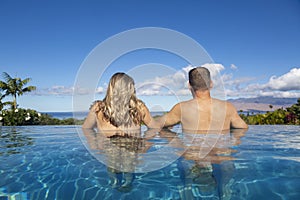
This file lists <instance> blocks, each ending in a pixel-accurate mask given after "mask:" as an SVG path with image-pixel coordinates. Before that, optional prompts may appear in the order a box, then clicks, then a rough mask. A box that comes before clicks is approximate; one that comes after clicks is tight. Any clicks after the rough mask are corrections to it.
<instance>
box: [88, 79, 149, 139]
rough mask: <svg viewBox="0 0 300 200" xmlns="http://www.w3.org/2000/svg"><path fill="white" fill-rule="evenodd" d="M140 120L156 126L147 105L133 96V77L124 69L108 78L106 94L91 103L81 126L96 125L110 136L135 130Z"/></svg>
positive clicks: (89, 126) (139, 125) (92, 126)
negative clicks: (123, 71) (100, 99)
mask: <svg viewBox="0 0 300 200" xmlns="http://www.w3.org/2000/svg"><path fill="white" fill-rule="evenodd" d="M141 123H144V124H145V125H146V126H148V127H154V126H155V125H154V121H153V119H152V117H151V115H150V112H149V110H148V108H147V107H146V105H145V104H144V103H143V102H142V101H141V100H139V99H138V98H137V97H136V94H135V87H134V81H133V79H132V78H131V77H130V76H128V75H127V74H125V73H116V74H114V75H113V76H112V77H111V79H110V81H109V85H108V88H107V93H106V96H105V98H104V99H103V101H96V102H95V103H94V104H93V105H92V107H91V108H90V112H89V114H88V116H87V118H86V120H85V121H84V123H83V126H82V128H95V127H97V128H98V131H105V132H106V134H107V136H111V135H115V134H121V135H122V134H124V132H125V133H128V132H130V131H131V130H132V131H133V132H134V130H137V129H140V127H141ZM109 132H111V133H109Z"/></svg>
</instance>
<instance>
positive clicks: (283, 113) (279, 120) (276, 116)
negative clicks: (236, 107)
mask: <svg viewBox="0 0 300 200" xmlns="http://www.w3.org/2000/svg"><path fill="white" fill-rule="evenodd" d="M270 107H271V106H270ZM240 116H241V117H242V118H243V119H244V120H245V122H246V123H247V124H249V125H261V124H291V125H300V98H299V99H298V100H297V103H296V104H294V105H292V106H291V107H287V108H286V109H283V108H280V109H277V110H274V111H273V112H266V113H262V114H256V115H250V114H249V113H248V114H246V115H245V114H240Z"/></svg>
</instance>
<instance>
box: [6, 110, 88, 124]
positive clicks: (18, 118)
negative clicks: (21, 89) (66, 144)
mask: <svg viewBox="0 0 300 200" xmlns="http://www.w3.org/2000/svg"><path fill="white" fill-rule="evenodd" d="M82 123H83V121H82V120H76V119H73V118H68V119H57V118H53V117H52V116H50V115H48V114H43V113H38V112H37V111H35V110H31V109H22V108H19V109H15V110H2V111H1V112H0V124H2V125H3V126H26V125H74V124H82Z"/></svg>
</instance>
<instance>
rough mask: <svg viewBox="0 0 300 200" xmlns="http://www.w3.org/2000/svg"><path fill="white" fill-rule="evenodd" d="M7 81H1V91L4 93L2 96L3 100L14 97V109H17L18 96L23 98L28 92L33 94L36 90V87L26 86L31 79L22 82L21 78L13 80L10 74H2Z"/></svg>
mask: <svg viewBox="0 0 300 200" xmlns="http://www.w3.org/2000/svg"><path fill="white" fill-rule="evenodd" d="M2 76H3V78H4V80H5V81H0V89H1V90H2V91H3V92H4V94H1V97H2V98H1V100H2V99H3V98H4V97H6V96H12V98H13V101H12V104H11V105H12V109H13V110H15V109H17V106H18V104H17V96H21V95H23V94H24V93H26V92H31V91H34V90H36V87H35V86H27V87H25V85H26V84H27V83H28V82H29V81H30V80H31V78H25V79H24V80H22V79H21V78H12V77H11V76H10V75H9V74H8V73H6V72H3V74H2Z"/></svg>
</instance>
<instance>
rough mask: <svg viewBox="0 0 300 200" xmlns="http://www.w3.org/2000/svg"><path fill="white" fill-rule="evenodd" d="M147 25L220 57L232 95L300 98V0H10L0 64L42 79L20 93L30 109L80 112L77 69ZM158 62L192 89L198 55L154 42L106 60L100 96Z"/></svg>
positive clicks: (155, 105)
mask: <svg viewBox="0 0 300 200" xmlns="http://www.w3.org/2000/svg"><path fill="white" fill-rule="evenodd" d="M143 27H161V28H166V29H170V30H174V31H177V32H179V33H182V34H185V35H187V36H188V37H190V38H192V39H194V40H195V41H196V42H198V43H199V44H200V45H202V47H203V48H204V49H205V50H206V52H207V53H208V54H209V55H210V57H211V58H212V59H213V61H214V62H215V63H216V64H214V65H213V64H210V66H209V67H211V68H214V69H218V70H219V73H220V77H221V78H222V80H223V86H224V92H225V93H226V97H227V98H238V97H255V96H277V97H300V82H299V80H300V56H299V52H300V37H299V35H300V1H296V0H269V1H268V0H251V1H238V0H236V1H232V0H231V1H230V0H229V1H216V0H207V1H158V0H153V1H134V0H130V1H121V0H119V1H114V0H113V1H108V0H107V1H106V0H105V1H104V0H103V1H92V0H89V1H83V0H82V1H55V0H54V1H15V0H12V1H11V0H1V1H0V72H8V73H9V74H10V75H11V76H18V77H21V78H27V77H31V78H32V81H31V85H35V86H37V88H38V89H37V91H36V92H34V93H31V94H28V95H23V96H21V97H20V98H19V100H18V103H19V105H20V106H21V107H26V108H33V109H36V110H39V111H72V110H73V104H72V92H73V85H74V82H75V81H76V75H77V73H78V70H79V69H80V66H81V65H82V63H83V61H84V60H85V59H86V57H87V56H88V55H89V54H90V52H91V51H92V50H93V49H94V48H95V47H97V45H99V44H100V43H101V42H103V41H105V40H107V39H108V38H110V37H112V36H114V35H116V34H119V33H121V32H124V31H127V30H131V29H135V28H143ZM149 63H158V64H162V65H164V66H167V67H165V68H164V69H162V72H159V65H158V67H156V68H155V70H154V71H153V72H154V73H153V74H152V75H151V78H150V75H149V74H151V70H150V71H149V72H147V75H148V77H147V78H148V79H151V81H156V82H159V83H160V84H166V87H172V90H178V91H179V90H180V91H182V94H183V93H184V94H188V93H187V90H186V86H185V81H186V80H184V79H183V78H182V77H186V71H187V70H188V69H189V63H187V62H186V61H185V60H183V59H180V58H178V56H174V55H171V54H169V53H167V52H163V51H158V50H149V49H147V50H144V51H143V50H142V51H137V52H132V53H129V54H126V55H123V56H122V57H120V58H119V59H118V60H116V61H115V62H114V63H112V64H111V66H106V68H107V70H106V71H105V73H104V74H103V75H102V76H101V77H99V84H98V93H97V94H95V98H103V94H104V92H105V86H106V84H107V82H108V80H109V77H110V76H111V75H112V74H113V73H115V72H117V71H123V72H130V71H132V69H134V68H136V67H137V66H139V67H140V66H142V65H143V64H144V65H145V64H149ZM149 66H150V65H149ZM149 66H146V67H147V68H149ZM166 69H170V70H166ZM164 70H165V73H164V72H163V71H164ZM158 72H159V73H158ZM132 75H134V73H133V74H132ZM174 77H181V79H176V78H174ZM133 78H134V79H135V80H137V79H139V80H138V81H136V84H137V85H138V86H141V85H142V84H143V80H140V76H138V75H137V76H136V77H133ZM148 79H147V80H148ZM168 79H172V80H174V81H177V82H176V84H175V83H174V82H168V81H167V80H168ZM148 81H149V80H148ZM178 83H182V84H181V86H179V85H178ZM168 84H170V86H169V85H168ZM142 89H143V90H144V91H147V92H143V91H142ZM160 89H161V88H160ZM138 95H139V97H140V98H141V99H142V100H144V101H145V102H146V104H147V105H148V106H149V107H150V108H152V109H154V110H155V109H159V108H160V109H165V110H168V109H169V108H170V107H171V106H172V105H174V103H176V101H178V98H176V96H174V95H173V96H172V95H166V94H165V93H163V91H158V90H157V88H155V87H153V86H145V87H141V88H140V90H138ZM185 98H190V96H189V95H188V96H186V97H185ZM87 104H88V103H87ZM88 107H89V105H86V107H84V106H83V107H82V108H81V109H83V110H85V109H88Z"/></svg>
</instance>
